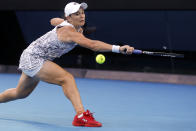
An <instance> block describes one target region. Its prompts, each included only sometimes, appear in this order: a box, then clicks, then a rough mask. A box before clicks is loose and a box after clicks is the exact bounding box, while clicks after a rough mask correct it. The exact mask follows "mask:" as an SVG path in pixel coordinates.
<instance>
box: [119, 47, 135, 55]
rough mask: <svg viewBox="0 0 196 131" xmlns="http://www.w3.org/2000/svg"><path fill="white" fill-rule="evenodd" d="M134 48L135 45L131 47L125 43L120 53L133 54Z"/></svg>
mask: <svg viewBox="0 0 196 131" xmlns="http://www.w3.org/2000/svg"><path fill="white" fill-rule="evenodd" d="M133 50H134V47H131V46H129V45H124V46H121V47H120V53H122V54H127V55H129V54H132V52H133Z"/></svg>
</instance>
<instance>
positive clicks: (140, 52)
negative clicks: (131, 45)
mask: <svg viewBox="0 0 196 131" xmlns="http://www.w3.org/2000/svg"><path fill="white" fill-rule="evenodd" d="M133 54H142V50H137V49H134V50H133Z"/></svg>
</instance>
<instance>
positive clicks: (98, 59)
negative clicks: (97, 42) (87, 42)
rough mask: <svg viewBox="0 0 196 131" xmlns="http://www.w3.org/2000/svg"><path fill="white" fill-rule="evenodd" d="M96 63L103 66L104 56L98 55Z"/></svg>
mask: <svg viewBox="0 0 196 131" xmlns="http://www.w3.org/2000/svg"><path fill="white" fill-rule="evenodd" d="M96 62H97V63H98V64H103V63H104V62H105V56H104V55H102V54H98V55H97V56H96Z"/></svg>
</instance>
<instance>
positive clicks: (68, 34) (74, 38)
mask: <svg viewBox="0 0 196 131" xmlns="http://www.w3.org/2000/svg"><path fill="white" fill-rule="evenodd" d="M57 34H58V39H59V40H60V41H63V42H75V43H77V44H79V45H80V46H82V47H85V48H88V49H91V50H93V51H99V52H109V51H112V45H111V44H107V43H105V42H102V41H98V40H91V39H88V38H86V37H85V36H84V35H83V34H81V33H78V32H77V31H76V30H75V29H74V28H73V27H71V26H64V27H62V28H59V29H58V30H57ZM125 48H126V49H127V52H126V53H127V54H131V53H132V51H133V49H134V48H133V47H130V46H128V45H125V46H121V47H120V52H121V53H124V49H125Z"/></svg>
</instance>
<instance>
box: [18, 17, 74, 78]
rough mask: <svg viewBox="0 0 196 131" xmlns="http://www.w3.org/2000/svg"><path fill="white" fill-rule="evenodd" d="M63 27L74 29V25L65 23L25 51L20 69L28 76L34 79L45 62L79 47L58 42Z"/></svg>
mask: <svg viewBox="0 0 196 131" xmlns="http://www.w3.org/2000/svg"><path fill="white" fill-rule="evenodd" d="M63 26H72V27H74V26H73V25H72V24H70V23H68V22H67V21H64V22H62V23H61V24H60V25H58V26H56V27H55V28H54V29H53V30H51V31H49V32H47V33H46V34H44V35H43V36H41V37H40V38H38V39H37V40H35V41H33V42H32V43H31V44H30V45H29V46H28V47H27V48H26V49H25V50H24V51H23V53H22V55H21V57H20V62H19V69H20V70H22V71H23V72H24V73H25V74H26V75H28V76H30V77H33V76H35V75H36V74H37V73H38V72H39V70H40V69H41V67H42V65H43V63H44V61H46V60H51V61H52V60H54V59H55V58H57V57H60V56H62V55H63V54H65V53H67V52H69V51H70V50H72V49H73V48H74V47H75V46H76V45H77V44H76V43H63V42H61V41H59V40H58V37H57V32H56V31H57V28H59V27H63Z"/></svg>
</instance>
